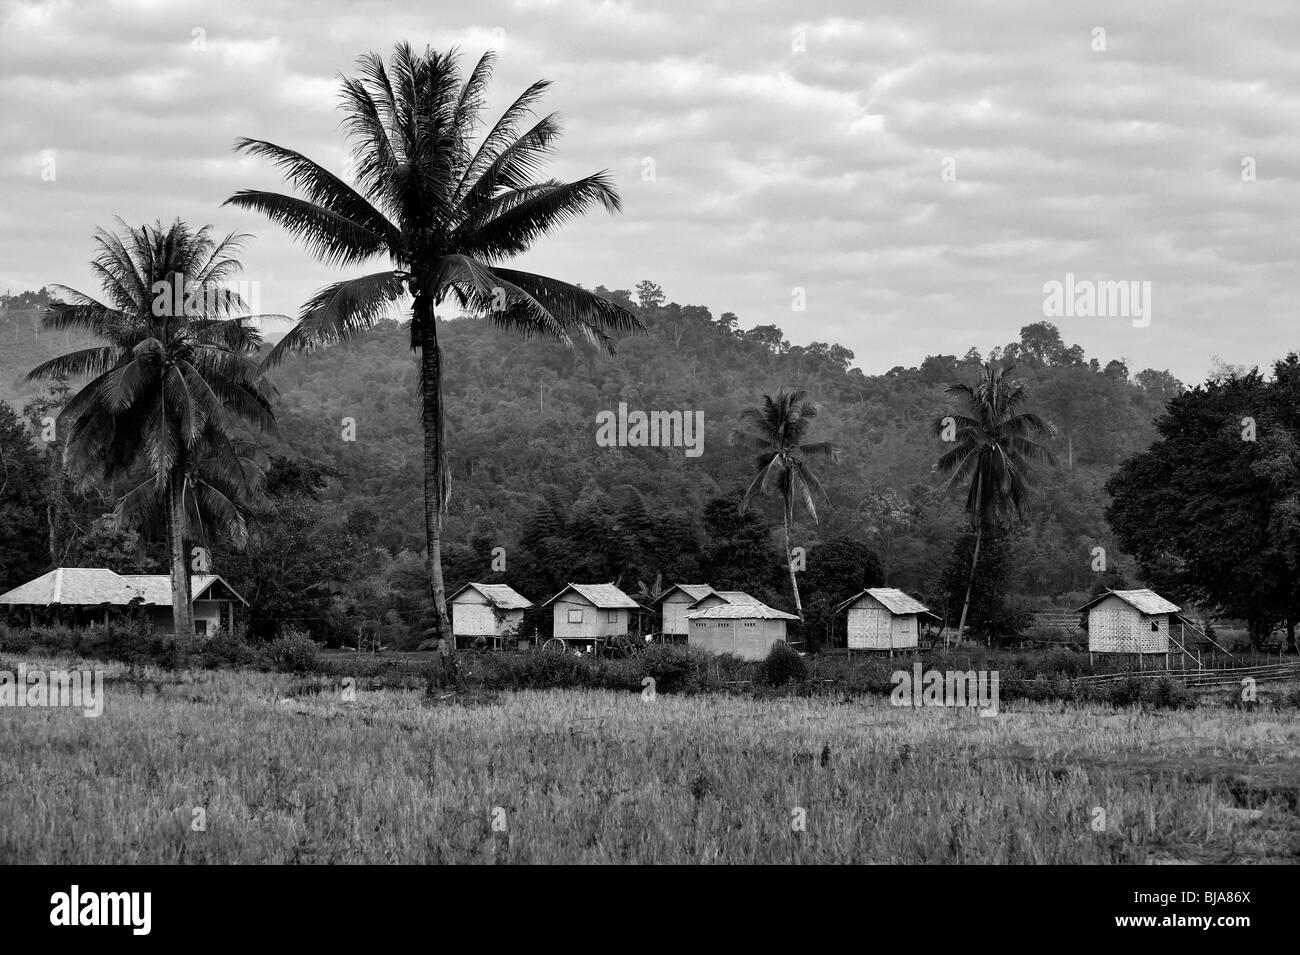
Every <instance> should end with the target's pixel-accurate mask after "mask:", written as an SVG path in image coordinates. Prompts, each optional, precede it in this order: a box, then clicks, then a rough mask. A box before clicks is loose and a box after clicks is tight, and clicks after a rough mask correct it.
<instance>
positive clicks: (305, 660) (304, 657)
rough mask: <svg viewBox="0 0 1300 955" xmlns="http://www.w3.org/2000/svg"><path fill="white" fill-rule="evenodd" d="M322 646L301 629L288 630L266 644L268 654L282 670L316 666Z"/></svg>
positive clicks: (306, 668)
mask: <svg viewBox="0 0 1300 955" xmlns="http://www.w3.org/2000/svg"><path fill="white" fill-rule="evenodd" d="M319 650H320V646H319V645H318V644H317V643H316V641H315V640H313V639H312V638H311V637H309V636H307V634H305V633H303V632H302V631H301V630H293V629H289V630H286V631H285V632H284V633H283V634H281V635H280V636H278V637H276V638H275V639H274V640H272V641H271V642H270V643H268V644H267V645H266V656H267V658H268V659H269V660H270V661H271V663H272V664H273V665H274V666H275V667H276V668H277V669H280V670H289V671H294V672H302V671H304V670H313V669H315V668H316V656H317V653H318V651H319Z"/></svg>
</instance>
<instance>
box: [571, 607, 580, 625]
mask: <svg viewBox="0 0 1300 955" xmlns="http://www.w3.org/2000/svg"><path fill="white" fill-rule="evenodd" d="M569 623H582V609H581V608H573V607H570V608H569Z"/></svg>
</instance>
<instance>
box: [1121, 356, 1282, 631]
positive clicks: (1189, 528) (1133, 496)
mask: <svg viewBox="0 0 1300 955" xmlns="http://www.w3.org/2000/svg"><path fill="white" fill-rule="evenodd" d="M1273 370H1274V378H1273V380H1272V381H1270V380H1267V379H1265V378H1264V377H1263V376H1262V375H1261V374H1260V373H1259V372H1258V371H1250V372H1247V373H1239V372H1238V373H1233V374H1228V375H1225V376H1223V377H1220V378H1217V379H1215V380H1211V381H1209V382H1207V383H1206V384H1204V385H1199V386H1197V387H1195V388H1193V389H1192V390H1191V391H1188V392H1186V393H1184V394H1181V395H1179V396H1177V397H1175V398H1173V399H1172V400H1171V401H1170V402H1169V406H1168V411H1167V412H1166V414H1165V415H1163V416H1162V417H1161V418H1160V419H1159V420H1157V422H1156V430H1157V432H1158V434H1159V438H1158V440H1157V441H1156V442H1155V443H1154V444H1152V445H1151V447H1150V448H1148V449H1147V450H1146V451H1144V452H1142V453H1140V454H1137V455H1134V456H1133V457H1131V458H1129V459H1128V460H1126V461H1125V462H1124V463H1123V464H1122V465H1121V467H1120V468H1119V470H1118V471H1116V473H1115V474H1114V475H1113V476H1112V477H1111V478H1110V480H1109V481H1108V482H1107V483H1106V490H1107V491H1108V492H1109V493H1110V495H1111V503H1110V506H1109V507H1108V508H1107V509H1106V519H1107V521H1108V522H1109V523H1110V526H1111V527H1112V528H1113V529H1114V532H1115V536H1116V538H1117V539H1118V540H1119V541H1120V543H1121V545H1122V546H1123V547H1124V548H1125V549H1126V550H1128V551H1129V552H1131V553H1132V554H1133V555H1134V556H1135V557H1136V559H1137V560H1138V563H1139V566H1140V568H1141V570H1142V573H1143V576H1144V577H1145V578H1146V579H1148V580H1150V581H1151V582H1152V583H1153V584H1155V585H1156V586H1159V587H1164V588H1166V589H1167V590H1168V591H1169V592H1170V593H1173V594H1175V595H1180V596H1181V597H1182V599H1192V600H1197V601H1199V602H1203V603H1206V604H1209V605H1212V606H1215V607H1217V608H1219V609H1220V610H1221V611H1222V612H1224V613H1225V614H1227V615H1230V616H1234V617H1239V618H1241V619H1244V620H1246V621H1247V622H1248V624H1249V627H1250V633H1251V638H1252V640H1253V641H1254V642H1255V643H1256V644H1258V643H1259V641H1260V640H1262V639H1263V638H1264V636H1265V635H1266V634H1267V633H1268V631H1269V629H1270V628H1271V627H1272V626H1273V625H1275V624H1277V623H1282V624H1284V625H1285V626H1286V629H1287V642H1288V646H1289V648H1290V649H1291V650H1292V651H1294V650H1295V629H1296V625H1297V623H1298V622H1300V356H1297V355H1296V354H1295V353H1292V354H1290V355H1288V356H1287V357H1286V358H1285V359H1282V360H1280V361H1278V362H1277V363H1276V364H1275V366H1274V369H1273Z"/></svg>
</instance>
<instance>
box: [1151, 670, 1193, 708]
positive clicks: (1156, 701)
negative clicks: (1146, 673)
mask: <svg viewBox="0 0 1300 955" xmlns="http://www.w3.org/2000/svg"><path fill="white" fill-rule="evenodd" d="M1147 690H1148V694H1147V698H1148V700H1149V701H1150V703H1151V705H1152V706H1158V707H1161V708H1164V709H1171V710H1177V709H1183V708H1191V707H1194V706H1195V705H1196V697H1195V696H1193V695H1192V693H1191V692H1190V691H1188V689H1187V687H1185V686H1183V685H1182V684H1181V683H1179V682H1177V681H1176V680H1172V679H1170V678H1169V677H1167V676H1162V677H1161V678H1160V679H1158V680H1156V682H1155V683H1153V684H1150V685H1149V686H1148V687H1147Z"/></svg>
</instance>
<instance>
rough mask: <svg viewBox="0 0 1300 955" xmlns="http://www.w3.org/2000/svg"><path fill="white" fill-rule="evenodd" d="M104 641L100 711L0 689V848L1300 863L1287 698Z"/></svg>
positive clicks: (304, 857) (149, 859) (88, 852)
mask: <svg viewBox="0 0 1300 955" xmlns="http://www.w3.org/2000/svg"><path fill="white" fill-rule="evenodd" d="M27 660H28V663H29V665H42V666H55V665H64V666H67V665H71V664H72V663H73V662H74V661H71V660H62V661H51V660H45V661H40V662H39V663H38V661H37V660H36V659H35V658H31V657H28V658H27ZM17 662H18V661H17V658H15V657H12V656H9V657H8V658H7V659H3V660H0V668H7V669H13V668H14V666H15V665H16V663H17ZM100 665H101V666H104V668H105V672H106V684H105V685H106V691H107V702H106V705H105V710H104V713H103V715H102V716H101V717H99V718H97V719H87V718H85V717H83V716H82V715H80V713H79V712H76V711H72V710H59V709H7V708H6V709H3V710H0V862H7V863H16V862H21V863H48V862H63V863H71V862H80V863H175V862H186V863H235V862H241V863H266V862H270V863H281V862H303V863H348V862H367V863H375V862H400V863H413V862H462V863H465V862H496V863H528V862H572V863H578V862H645V863H676V862H705V863H707V862H735V863H770V862H854V863H859V862H873V863H1098V862H1100V863H1167V862H1297V861H1300V815H1298V814H1297V802H1296V800H1297V793H1298V792H1300V715H1298V714H1297V711H1296V710H1295V709H1293V708H1292V709H1284V710H1278V711H1274V710H1270V709H1268V708H1261V709H1258V710H1255V711H1253V712H1244V711H1241V710H1234V709H1229V708H1226V707H1218V706H1215V707H1210V706H1202V707H1201V708H1199V709H1196V710H1174V711H1167V710H1138V709H1119V710H1116V709H1112V708H1110V707H1103V706H1097V705H1088V706H1076V705H1067V704H1060V703H1056V704H1039V703H1019V704H1017V705H1004V706H1003V709H1002V712H1001V713H1000V714H999V715H997V716H995V717H990V718H981V717H979V716H978V715H976V714H975V713H974V712H972V711H969V710H940V709H917V710H910V709H898V708H894V707H891V706H890V705H889V703H888V700H887V699H885V698H865V699H856V700H853V701H846V700H843V699H840V700H836V699H821V698H811V699H808V698H791V699H766V700H761V701H760V700H753V699H749V698H746V697H742V696H721V695H701V696H689V697H675V696H670V695H667V694H662V693H661V694H659V695H658V696H657V697H656V698H655V699H654V700H653V701H646V700H643V699H642V697H641V696H640V695H639V694H636V693H614V692H608V691H529V692H516V693H503V694H500V695H496V696H479V697H477V698H475V699H471V700H464V699H460V698H457V697H454V696H447V697H446V698H438V697H437V696H432V697H430V696H427V695H426V694H425V693H423V692H420V691H401V690H383V691H366V690H364V689H359V690H357V691H356V693H355V700H351V701H349V700H345V699H344V694H343V693H342V692H341V690H340V688H339V686H338V685H337V683H331V682H330V681H329V680H327V679H326V678H323V677H316V676H312V677H295V676H291V675H276V674H265V673H246V672H241V671H230V670H221V671H206V672H195V673H186V674H182V675H173V674H168V673H165V672H164V671H161V670H154V669H151V668H128V667H126V666H124V665H121V664H100ZM199 809H201V810H202V813H196V810H199ZM1103 813H1104V817H1103V815H1102V814H1103ZM200 823H201V825H200ZM1103 823H1104V825H1103Z"/></svg>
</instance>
